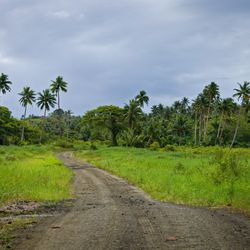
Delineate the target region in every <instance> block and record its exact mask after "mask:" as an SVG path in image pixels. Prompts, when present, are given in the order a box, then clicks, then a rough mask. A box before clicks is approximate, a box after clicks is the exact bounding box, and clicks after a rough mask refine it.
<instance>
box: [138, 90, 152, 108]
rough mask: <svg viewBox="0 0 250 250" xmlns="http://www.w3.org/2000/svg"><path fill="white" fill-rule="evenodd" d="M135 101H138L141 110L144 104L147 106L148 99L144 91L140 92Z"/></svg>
mask: <svg viewBox="0 0 250 250" xmlns="http://www.w3.org/2000/svg"><path fill="white" fill-rule="evenodd" d="M135 100H136V101H138V103H139V104H140V106H141V107H142V108H143V107H144V104H146V105H148V101H149V97H148V96H147V93H146V91H144V90H141V91H140V93H139V94H138V95H137V96H136V97H135Z"/></svg>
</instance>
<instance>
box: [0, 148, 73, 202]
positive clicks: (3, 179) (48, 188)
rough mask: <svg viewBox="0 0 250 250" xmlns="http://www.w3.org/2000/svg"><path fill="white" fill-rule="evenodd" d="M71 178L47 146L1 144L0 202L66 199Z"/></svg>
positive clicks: (68, 195)
mask: <svg viewBox="0 0 250 250" xmlns="http://www.w3.org/2000/svg"><path fill="white" fill-rule="evenodd" d="M71 178H72V172H71V170H70V169H68V168H66V167H64V165H63V163H62V162H61V161H59V160H58V159H57V158H56V157H55V155H54V154H53V152H52V150H51V149H50V148H49V147H46V146H42V147H40V146H25V147H15V146H8V147H6V146H1V147H0V205H3V204H6V203H10V202H14V201H59V200H62V199H66V198H69V197H70V195H71V191H70V180H71Z"/></svg>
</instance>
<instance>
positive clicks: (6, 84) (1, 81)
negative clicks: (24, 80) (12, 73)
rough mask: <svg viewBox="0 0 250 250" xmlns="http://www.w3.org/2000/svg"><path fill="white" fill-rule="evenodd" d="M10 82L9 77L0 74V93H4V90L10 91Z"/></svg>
mask: <svg viewBox="0 0 250 250" xmlns="http://www.w3.org/2000/svg"><path fill="white" fill-rule="evenodd" d="M11 84H12V82H11V81H10V80H9V77H8V76H7V75H5V74H3V73H2V74H1V76H0V93H2V94H6V92H10V91H11V87H10V85H11Z"/></svg>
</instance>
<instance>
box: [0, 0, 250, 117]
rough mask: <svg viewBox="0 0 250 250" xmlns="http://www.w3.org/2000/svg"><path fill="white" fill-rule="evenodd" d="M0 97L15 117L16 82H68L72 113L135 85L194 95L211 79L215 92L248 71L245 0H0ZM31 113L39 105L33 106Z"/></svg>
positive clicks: (168, 99) (163, 94)
mask: <svg viewBox="0 0 250 250" xmlns="http://www.w3.org/2000/svg"><path fill="white" fill-rule="evenodd" d="M0 8H1V13H2V14H1V19H0V72H4V73H6V74H8V75H9V77H10V79H11V80H12V82H13V86H12V89H13V90H12V92H11V93H10V94H7V95H5V96H4V97H2V96H0V105H6V106H8V107H10V109H11V110H12V111H13V114H14V115H15V116H17V117H20V116H21V114H22V108H21V107H20V105H19V103H18V98H19V97H18V95H17V93H18V92H20V91H21V89H22V88H23V86H25V85H28V86H31V87H32V88H33V89H35V90H36V91H38V92H39V91H41V90H43V89H45V88H48V86H49V85H50V81H51V80H54V79H55V78H56V76H57V75H62V76H63V77H64V79H65V80H66V81H67V82H68V83H69V90H68V93H67V94H64V95H63V99H62V107H63V108H64V109H71V110H72V111H73V112H74V113H75V114H83V113H84V112H85V111H86V110H88V109H90V108H94V107H96V106H99V105H105V104H116V105H123V104H124V103H125V102H128V100H129V99H130V98H132V97H134V96H135V95H136V94H137V92H138V91H139V90H141V89H144V90H146V91H147V93H148V95H149V96H150V105H153V104H158V103H159V102H161V103H163V104H171V103H172V102H173V101H174V100H177V99H180V98H182V97H183V96H187V97H190V99H192V98H194V97H195V96H196V95H197V94H198V93H199V92H200V91H201V90H202V89H203V87H204V85H206V84H208V83H209V82H211V81H216V82H217V83H218V84H219V85H220V87H221V92H222V94H223V96H231V95H232V93H233V88H235V86H236V83H237V82H243V81H244V80H250V79H249V78H250V61H249V56H250V47H249V40H250V29H249V26H250V15H249V14H250V2H249V1H248V0H238V1H234V0H221V1H215V0H203V1H198V0H189V1H186V0H121V1H117V0H102V1H100V0H99V1H97V0H91V1H90V0H74V1H66V0H55V1H49V0H43V1H33V0H23V1H19V0H12V1H9V0H0ZM30 112H31V113H35V114H40V113H41V112H40V111H39V109H37V108H36V107H34V108H32V109H30Z"/></svg>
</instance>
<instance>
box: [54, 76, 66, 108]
mask: <svg viewBox="0 0 250 250" xmlns="http://www.w3.org/2000/svg"><path fill="white" fill-rule="evenodd" d="M67 85H68V83H67V82H65V81H64V80H63V77H62V76H58V77H57V78H56V80H55V81H52V84H51V85H50V87H51V91H52V93H54V94H55V95H56V97H57V105H58V109H60V91H62V92H67Z"/></svg>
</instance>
